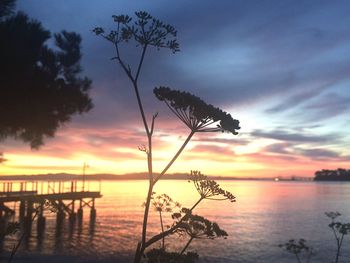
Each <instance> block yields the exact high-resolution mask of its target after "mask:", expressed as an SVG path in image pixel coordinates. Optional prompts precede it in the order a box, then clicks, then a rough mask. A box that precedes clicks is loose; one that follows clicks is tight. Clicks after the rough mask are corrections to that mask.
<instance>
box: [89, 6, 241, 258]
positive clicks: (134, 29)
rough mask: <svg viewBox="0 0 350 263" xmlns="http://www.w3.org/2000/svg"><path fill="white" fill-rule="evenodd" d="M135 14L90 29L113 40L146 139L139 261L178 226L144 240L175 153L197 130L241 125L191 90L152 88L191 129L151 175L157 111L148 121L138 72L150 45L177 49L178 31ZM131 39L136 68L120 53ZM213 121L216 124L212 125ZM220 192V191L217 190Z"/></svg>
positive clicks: (233, 131)
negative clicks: (156, 196) (157, 192)
mask: <svg viewBox="0 0 350 263" xmlns="http://www.w3.org/2000/svg"><path fill="white" fill-rule="evenodd" d="M135 15H136V19H135V20H133V19H132V18H131V17H129V16H127V15H114V16H112V18H113V20H114V22H115V23H116V29H115V30H112V31H110V32H109V33H106V32H105V30H104V29H103V28H101V27H96V28H95V29H93V32H94V33H95V34H96V35H98V36H101V37H103V38H104V39H106V40H107V41H109V42H111V43H112V44H113V46H114V48H115V51H116V56H115V57H114V59H115V60H116V61H117V62H118V64H119V65H120V66H121V68H122V70H123V71H124V73H125V74H126V75H127V77H128V78H129V79H130V81H131V83H132V87H133V89H134V92H135V95H136V99H137V104H138V107H139V110H140V114H141V118H142V122H143V125H144V128H145V132H146V136H147V140H148V145H147V147H146V146H143V147H140V148H139V149H140V150H141V151H143V152H145V153H146V155H147V164H148V176H149V187H148V193H147V198H146V202H145V212H144V218H143V226H142V234H141V240H140V242H139V243H138V246H137V249H136V253H135V258H134V263H139V262H140V261H141V258H142V255H143V254H144V252H145V249H146V248H148V247H149V246H151V245H152V244H153V243H155V242H157V241H159V240H162V239H163V238H164V237H165V236H167V235H170V234H173V233H175V230H176V229H177V226H173V227H172V228H170V229H168V230H166V231H162V233H160V234H158V235H155V236H153V237H151V238H150V239H148V240H147V224H148V214H149V209H150V205H151V200H152V194H153V187H154V186H155V184H156V183H157V182H158V180H159V179H160V178H162V176H163V175H164V174H165V173H166V172H167V171H168V169H169V168H170V167H171V165H172V164H173V163H174V162H175V160H176V159H177V157H178V156H179V155H180V154H181V152H182V151H183V149H184V148H185V147H186V145H187V144H188V142H189V141H190V140H191V138H192V136H193V135H194V134H195V133H196V132H217V131H229V132H231V133H233V134H237V133H236V130H238V129H239V128H240V127H239V121H238V120H235V119H233V118H232V117H231V115H230V114H228V113H226V112H224V111H222V110H220V109H218V108H215V107H214V106H212V105H209V104H206V103H205V102H204V101H202V100H201V99H200V98H198V97H196V96H194V95H192V94H190V93H187V92H180V91H176V90H171V89H170V88H164V87H160V88H155V89H154V93H155V95H156V97H157V98H158V99H160V100H162V101H165V103H166V104H167V105H168V107H169V108H170V109H171V110H172V112H173V113H174V114H175V115H176V116H177V117H178V118H179V119H180V120H181V121H183V122H184V123H185V124H186V125H187V126H188V127H189V128H190V130H191V131H190V134H189V135H188V137H187V139H186V140H185V142H184V143H183V144H182V146H181V147H180V149H179V150H178V151H177V153H176V154H175V155H174V157H173V158H172V159H171V160H170V162H169V163H168V165H166V167H165V168H164V169H163V170H162V172H160V174H159V175H157V176H155V175H154V173H153V159H152V136H153V131H154V123H155V119H156V117H157V114H155V115H153V117H152V119H151V122H150V123H149V122H148V121H147V117H146V114H145V111H144V107H143V104H142V100H141V95H140V91H139V76H140V73H141V69H142V65H143V62H144V59H145V54H146V51H147V50H148V49H149V48H151V47H154V48H156V49H158V50H159V49H161V48H165V49H169V50H170V51H172V52H173V53H176V52H178V51H179V44H178V42H177V39H176V36H177V31H176V30H175V28H174V27H173V26H171V25H169V24H165V23H163V22H162V21H160V20H158V19H156V18H154V17H153V16H151V15H150V14H148V13H147V12H136V13H135ZM131 41H134V42H136V46H137V47H139V48H140V49H141V55H140V58H139V61H138V63H137V65H136V69H133V68H132V66H131V65H129V64H128V63H127V60H125V58H124V57H122V52H121V44H122V43H127V42H131ZM215 124H216V126H214V127H213V125H215ZM220 194H222V193H221V192H220ZM230 198H231V197H230ZM233 198H234V197H233V196H232V199H233ZM203 199H205V198H201V199H200V201H201V200H203ZM200 201H198V202H197V203H196V204H195V205H194V206H193V207H192V209H191V211H192V210H193V209H194V208H195V207H196V206H197V205H198V203H199V202H200ZM184 219H185V218H183V219H181V220H180V221H179V222H181V221H182V220H184Z"/></svg>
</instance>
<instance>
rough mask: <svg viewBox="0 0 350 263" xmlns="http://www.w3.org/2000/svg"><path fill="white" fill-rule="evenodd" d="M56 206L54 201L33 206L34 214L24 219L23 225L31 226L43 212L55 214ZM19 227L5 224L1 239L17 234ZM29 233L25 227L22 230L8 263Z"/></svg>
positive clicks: (13, 224)
mask: <svg viewBox="0 0 350 263" xmlns="http://www.w3.org/2000/svg"><path fill="white" fill-rule="evenodd" d="M57 209H58V207H57V204H56V203H55V202H54V201H51V200H45V201H44V202H43V203H41V204H35V207H34V212H33V214H32V215H31V216H30V217H29V218H26V220H25V224H27V225H28V224H30V225H31V224H32V223H33V222H34V221H35V219H36V218H37V216H38V215H39V213H42V212H43V211H50V212H52V213H56V212H57ZM20 229H21V226H20V223H18V222H10V223H8V224H7V227H6V228H5V232H4V233H0V236H1V238H3V237H5V236H7V235H12V234H15V233H17V232H18V231H20ZM29 233H30V229H28V228H27V227H26V226H25V227H24V229H23V230H22V233H21V235H20V237H19V239H18V240H17V242H16V244H14V246H13V248H12V251H11V254H10V257H9V259H8V261H7V262H8V263H10V262H12V260H13V258H14V257H15V255H16V253H17V251H18V249H19V247H20V246H21V244H22V242H23V240H24V238H25V237H26V236H27V235H29Z"/></svg>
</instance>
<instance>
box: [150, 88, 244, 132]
mask: <svg viewBox="0 0 350 263" xmlns="http://www.w3.org/2000/svg"><path fill="white" fill-rule="evenodd" d="M153 92H154V94H155V96H156V97H157V98H158V99H159V100H160V101H164V102H165V104H166V105H167V106H168V107H169V109H170V110H171V111H172V112H173V113H174V114H175V115H176V116H177V117H178V118H179V119H180V120H181V121H182V122H183V123H185V124H186V126H187V127H189V128H190V129H191V130H192V131H195V132H217V131H221V132H230V133H232V134H234V135H236V134H238V133H237V131H236V130H239V129H240V127H239V121H238V120H236V119H233V118H232V116H231V115H230V114H229V113H227V112H225V111H223V110H221V109H219V108H216V107H214V106H213V105H211V104H207V103H206V102H204V101H203V100H201V99H200V98H199V97H196V96H194V95H192V94H191V93H188V92H185V91H179V90H172V89H170V88H168V87H159V88H155V89H154V90H153ZM215 123H216V126H214V127H213V125H212V124H215Z"/></svg>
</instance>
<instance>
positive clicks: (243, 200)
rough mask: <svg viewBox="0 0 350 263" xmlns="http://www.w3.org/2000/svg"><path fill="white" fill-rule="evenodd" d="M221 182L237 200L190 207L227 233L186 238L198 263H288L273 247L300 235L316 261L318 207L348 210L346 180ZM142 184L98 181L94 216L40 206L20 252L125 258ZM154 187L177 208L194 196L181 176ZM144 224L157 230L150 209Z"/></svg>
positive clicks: (322, 245)
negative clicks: (41, 223) (40, 217)
mask: <svg viewBox="0 0 350 263" xmlns="http://www.w3.org/2000/svg"><path fill="white" fill-rule="evenodd" d="M221 186H222V188H224V189H227V190H228V191H231V192H232V193H234V194H235V195H236V197H237V202H236V203H233V204H232V203H229V202H220V203H218V202H214V201H213V202H211V201H206V202H204V203H202V204H200V205H199V206H198V208H196V210H195V213H197V214H201V215H203V216H205V217H207V218H208V219H209V220H211V221H215V222H217V223H219V225H220V226H221V227H222V228H223V229H225V230H226V231H227V232H228V234H229V237H228V239H227V240H218V241H215V242H212V241H210V240H208V241H204V242H201V243H200V242H194V243H193V244H191V247H190V250H195V251H198V253H199V254H200V255H201V256H202V262H212V263H214V262H248V263H250V262H251V263H253V262H276V263H277V262H281V258H283V259H284V260H283V262H294V259H293V258H291V257H289V255H286V254H284V253H283V251H281V249H279V248H278V247H277V245H278V244H280V243H282V242H285V241H286V240H288V239H290V238H305V239H307V240H308V243H310V244H313V246H314V247H317V248H318V249H319V251H322V253H319V254H320V255H319V256H317V255H316V258H315V262H317V260H321V259H320V257H322V256H323V255H332V251H333V250H332V249H333V247H332V245H330V244H333V240H332V238H333V237H332V236H331V233H329V229H328V227H327V224H328V220H327V218H325V217H324V216H323V213H324V212H325V211H330V210H338V211H340V212H342V213H343V214H344V215H349V216H350V207H349V206H347V205H345V204H344V200H346V199H347V198H348V197H349V196H350V184H348V183H344V184H338V183H336V184H333V183H323V184H319V183H313V182H278V183H275V182H255V181H222V182H221ZM146 189H147V182H146V181H131V182H128V181H115V182H103V184H102V191H103V198H101V199H98V200H96V217H91V215H90V213H89V212H90V211H89V210H88V209H84V213H83V215H82V216H83V217H82V219H83V220H78V217H75V219H70V218H69V217H68V216H66V217H64V218H63V219H62V220H61V221H58V219H57V215H56V214H52V213H49V212H47V211H46V212H45V214H44V216H45V218H46V224H45V228H44V229H43V230H41V231H39V228H37V221H35V223H34V224H33V225H32V226H31V235H29V236H28V238H27V239H26V242H25V244H24V245H23V246H22V248H21V251H22V253H23V251H26V253H31V254H30V255H32V256H33V257H35V256H37V255H41V256H43V255H54V256H69V257H74V256H77V257H79V258H80V259H83V258H91V257H93V258H94V259H96V262H109V259H111V261H110V262H112V259H113V260H114V261H116V262H122V261H120V260H119V259H120V258H124V259H125V260H126V261H125V262H128V260H130V258H131V255H132V254H133V252H134V249H135V244H136V242H137V240H138V237H139V236H140V233H141V221H142V215H143V208H142V206H141V204H142V202H143V201H144V198H145V195H146ZM155 191H156V192H157V194H161V193H167V194H168V195H170V196H171V197H172V198H173V199H174V200H176V201H179V202H180V203H181V204H182V205H183V206H184V207H190V206H191V205H192V204H193V201H194V200H197V198H198V196H197V192H196V191H195V190H194V189H193V187H192V185H191V184H189V183H187V181H161V182H159V184H158V185H157V187H156V189H155ZM324 193H326V196H324ZM16 218H18V215H17V217H16ZM91 219H93V220H91ZM348 219H349V217H347V218H344V220H348ZM9 220H13V218H10V219H9ZM164 220H165V224H171V222H172V220H171V218H170V217H168V218H164ZM348 221H350V220H348ZM149 222H150V224H149V233H150V234H149V235H153V234H157V233H158V232H159V229H160V226H159V223H158V222H159V219H158V215H157V213H155V212H153V211H152V212H151V214H150V219H149ZM19 234H20V233H18V234H17V235H16V238H18V237H19ZM14 242H15V237H7V238H6V240H5V242H4V243H3V244H2V246H3V249H4V250H5V251H10V250H11V248H12V246H13V244H14ZM185 242H186V240H185V239H178V238H176V242H171V239H167V240H166V244H167V246H168V247H169V248H170V249H173V250H175V251H179V250H181V248H182V247H183V243H185ZM157 246H158V244H157ZM343 253H344V254H343V256H344V257H345V256H348V257H350V251H346V250H344V251H343ZM317 257H318V258H317ZM118 260H119V261H118ZM326 261H327V260H326ZM328 261H330V260H328ZM67 262H74V261H73V260H68V261H67Z"/></svg>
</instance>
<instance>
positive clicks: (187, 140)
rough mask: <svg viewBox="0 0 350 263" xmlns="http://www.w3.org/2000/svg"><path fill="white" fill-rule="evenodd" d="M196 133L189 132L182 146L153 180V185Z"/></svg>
mask: <svg viewBox="0 0 350 263" xmlns="http://www.w3.org/2000/svg"><path fill="white" fill-rule="evenodd" d="M195 132H196V131H193V130H192V131H191V133H190V134H189V135H188V137H187V139H186V140H185V142H184V143H183V144H182V146H181V147H180V149H179V150H178V151H177V153H176V154H175V155H174V157H173V158H172V159H171V161H170V162H169V163H168V165H167V166H166V167H165V168H164V169H163V171H162V172H161V173H160V174H159V175H158V176H157V177H156V178H155V180H154V182H153V184H156V182H157V181H158V180H159V179H160V178H161V177H162V176H163V175H164V174H165V173H166V172H167V171H168V169H169V168H170V167H171V165H172V164H173V163H174V162H175V160H176V159H177V157H179V155H180V154H181V152H182V151H183V149H184V148H185V147H186V145H187V144H188V142H189V141H190V140H191V138H192V136H193V135H194V134H195Z"/></svg>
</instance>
